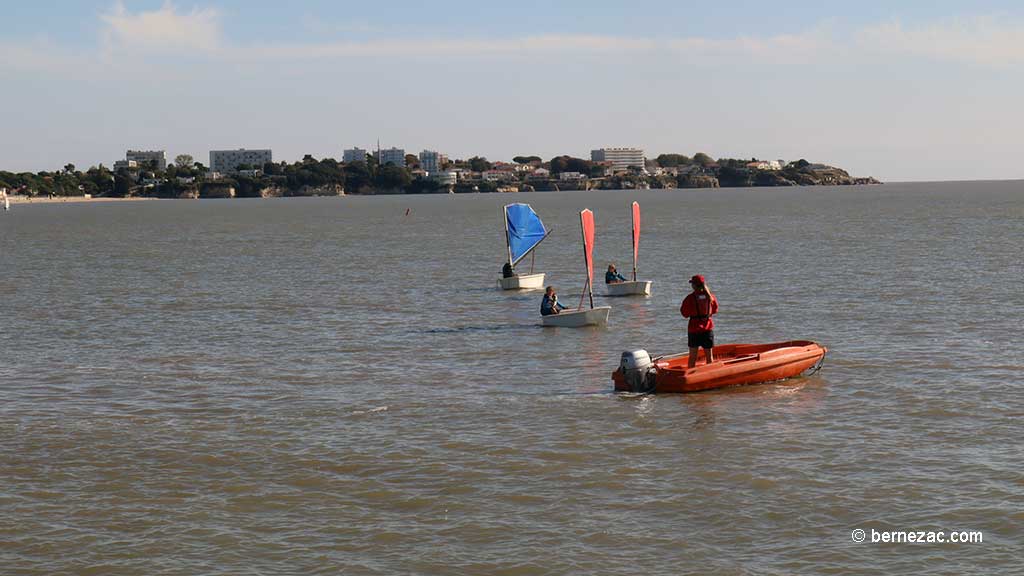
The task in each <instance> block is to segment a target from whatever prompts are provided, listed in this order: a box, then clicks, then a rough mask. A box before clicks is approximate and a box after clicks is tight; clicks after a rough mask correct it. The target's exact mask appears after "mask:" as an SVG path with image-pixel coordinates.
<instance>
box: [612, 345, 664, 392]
mask: <svg viewBox="0 0 1024 576" xmlns="http://www.w3.org/2000/svg"><path fill="white" fill-rule="evenodd" d="M619 369H620V370H622V376H623V379H624V380H625V381H626V384H627V385H629V389H630V390H631V391H632V392H639V393H641V394H648V393H651V392H654V387H655V382H654V376H655V371H654V362H651V355H650V354H648V353H647V350H632V351H630V352H623V353H622V359H621V360H620V361H619Z"/></svg>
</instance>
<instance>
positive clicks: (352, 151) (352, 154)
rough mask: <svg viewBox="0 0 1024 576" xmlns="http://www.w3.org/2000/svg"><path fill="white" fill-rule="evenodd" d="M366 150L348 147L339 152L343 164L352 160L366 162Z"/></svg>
mask: <svg viewBox="0 0 1024 576" xmlns="http://www.w3.org/2000/svg"><path fill="white" fill-rule="evenodd" d="M366 155H367V152H366V150H363V149H362V148H349V149H348V150H345V151H344V152H342V153H341V161H342V162H344V163H345V164H351V163H353V162H366Z"/></svg>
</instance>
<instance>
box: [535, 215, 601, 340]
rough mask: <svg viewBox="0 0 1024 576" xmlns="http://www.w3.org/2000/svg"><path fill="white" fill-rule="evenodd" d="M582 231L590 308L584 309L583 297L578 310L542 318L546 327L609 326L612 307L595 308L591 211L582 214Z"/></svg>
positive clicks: (592, 218) (592, 219) (563, 311)
mask: <svg viewBox="0 0 1024 576" xmlns="http://www.w3.org/2000/svg"><path fill="white" fill-rule="evenodd" d="M580 230H581V231H582V232H583V261H584V263H585V265H586V268H587V283H586V285H585V286H584V288H583V289H584V290H585V291H586V293H585V294H584V295H583V296H586V295H589V296H590V308H584V307H583V296H581V297H580V305H579V308H577V309H576V310H569V309H566V310H562V311H561V312H559V313H558V314H549V315H547V316H541V322H542V323H543V324H544V326H561V327H563V328H581V327H583V326H604V325H606V324H608V314H610V313H611V311H612V307H611V306H597V307H596V308H595V307H594V288H593V285H594V213H593V212H591V211H590V210H583V211H582V212H580Z"/></svg>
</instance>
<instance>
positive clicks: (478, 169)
mask: <svg viewBox="0 0 1024 576" xmlns="http://www.w3.org/2000/svg"><path fill="white" fill-rule="evenodd" d="M752 161H754V162H756V159H750V160H741V159H730V158H720V159H718V160H715V159H713V158H711V157H710V156H709V155H707V154H705V153H703V152H698V153H696V154H694V155H693V156H686V155H683V154H661V155H659V156H657V157H655V158H653V159H651V160H648V166H649V167H652V168H664V169H668V170H669V171H670V172H673V174H671V175H669V174H656V175H654V174H650V173H648V172H647V167H639V166H638V167H632V168H631V169H630V170H629V171H627V172H624V173H618V174H608V173H607V167H606V165H603V164H601V163H597V162H593V161H591V160H587V159H583V158H576V157H573V156H569V155H560V156H555V157H553V158H551V159H550V160H548V161H547V162H545V161H543V160H542V159H541V158H540V157H539V156H516V157H514V158H513V162H514V163H515V164H520V165H530V166H529V167H530V168H531V169H535V168H544V169H546V170H548V171H550V173H551V176H552V177H553V178H557V177H558V175H560V174H562V173H565V172H576V173H579V174H581V175H583V176H585V177H588V178H601V179H604V180H607V182H606V186H604V187H624V188H635V187H641V186H649V187H653V188H668V187H677V186H678V187H705V186H712V187H717V186H719V185H722V186H754V185H769V186H770V185H792V184H814V183H819V182H818V181H817V180H813V179H810V178H809V177H807V176H806V174H807V173H808V172H809V171H808V169H807V168H808V166H811V165H810V163H808V162H807V161H806V160H799V161H797V162H791V163H789V164H787V165H786V166H785V167H784V168H782V169H781V170H779V171H777V172H774V173H769V172H767V171H757V170H755V171H751V170H749V169H748V163H750V162H752ZM418 162H419V160H418V159H417V158H416V156H414V155H411V154H410V155H408V156H406V163H407V166H397V165H394V164H392V163H388V164H385V165H380V164H379V163H378V162H377V159H376V158H375V157H374V156H373V155H367V157H366V160H365V161H362V162H351V163H342V162H339V161H338V160H336V159H334V158H322V159H316V158H314V157H313V156H311V155H308V154H307V155H306V156H304V157H303V158H302V160H299V161H296V162H292V163H288V162H271V163H267V164H264V165H263V166H248V165H240V166H238V167H237V171H236V172H233V173H230V174H226V175H218V176H217V177H216V178H214V176H215V175H214V174H212V173H211V172H210V171H209V169H208V168H207V167H206V166H204V165H203V164H202V163H200V162H195V161H194V160H193V158H192V157H191V156H189V155H187V154H182V155H179V156H177V157H176V158H175V161H174V162H173V163H171V164H169V165H168V166H167V167H166V168H164V169H158V168H157V165H156V163H155V162H150V163H148V164H144V165H141V166H135V167H131V168H121V169H119V170H117V171H116V172H115V171H113V170H111V169H109V168H107V167H106V166H104V165H102V164H100V165H99V166H93V167H90V168H89V169H88V170H85V171H79V170H77V169H76V167H75V166H74V165H73V164H67V165H65V166H64V167H63V168H62V169H60V170H55V171H52V172H51V171H42V172H37V173H33V172H20V173H14V172H7V171H0V188H6V189H8V191H9V193H12V194H25V195H30V196H35V195H50V196H81V195H86V194H89V195H93V196H113V197H125V196H164V197H180V196H182V195H185V194H189V193H194V194H196V195H199V191H200V190H201V189H203V188H204V187H210V188H218V187H221V188H222V187H231V188H233V189H234V190H235V194H236V195H237V196H240V197H248V196H260V195H262V194H263V192H264V191H265V190H266V189H268V188H273V189H277V190H283V191H284V194H285V195H290V194H294V195H299V194H305V193H307V192H308V191H309V190H311V189H312V190H322V189H324V188H329V189H336V190H345V191H347V192H348V193H373V192H376V191H382V190H387V191H402V192H406V193H431V192H438V191H441V190H442V185H441V184H439V183H438V182H437V181H436V180H434V179H431V178H422V177H421V178H415V177H414V175H413V174H414V172H415V171H416V169H417V168H419V165H418ZM495 164H496V163H492V162H490V161H488V160H487V159H486V158H484V157H480V156H474V157H472V158H469V159H467V160H454V161H450V162H446V164H445V165H443V166H441V168H442V169H444V170H448V169H462V170H463V171H467V172H469V173H476V174H479V173H482V172H485V171H487V170H490V169H492V167H494V166H495ZM684 169H685V171H686V176H685V177H684V176H678V177H677V176H676V175H675V174H674V172H675V171H677V170H678V171H679V173H680V174H682V173H683V171H684ZM833 170H837V171H838V172H840V173H841V174H839V176H838V178H839V179H840V180H841V179H842V177H843V175H846V173H845V172H843V171H841V170H839V169H833ZM846 178H849V177H848V175H846ZM832 180H834V178H833V179H832ZM832 180H829V181H828V183H848V182H833V181H832ZM850 180H853V179H850ZM470 184H471V186H472V190H473V191H483V192H489V191H494V190H496V189H497V188H498V187H499V185H500V184H498V183H495V182H489V181H481V180H475V181H473V182H471V183H470ZM462 185H463V186H465V184H462ZM462 191H465V190H462Z"/></svg>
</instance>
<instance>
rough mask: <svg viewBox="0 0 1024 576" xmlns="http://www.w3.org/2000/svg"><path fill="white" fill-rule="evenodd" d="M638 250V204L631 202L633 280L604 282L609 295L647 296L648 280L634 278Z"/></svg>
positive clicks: (648, 291) (648, 292) (649, 288)
mask: <svg viewBox="0 0 1024 576" xmlns="http://www.w3.org/2000/svg"><path fill="white" fill-rule="evenodd" d="M639 251H640V204H638V203H636V202H633V280H625V281H623V282H613V283H611V284H605V286H606V287H607V288H608V295H609V296H649V295H650V294H651V281H650V280H637V279H636V259H637V256H638V254H639Z"/></svg>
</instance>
